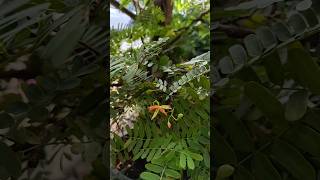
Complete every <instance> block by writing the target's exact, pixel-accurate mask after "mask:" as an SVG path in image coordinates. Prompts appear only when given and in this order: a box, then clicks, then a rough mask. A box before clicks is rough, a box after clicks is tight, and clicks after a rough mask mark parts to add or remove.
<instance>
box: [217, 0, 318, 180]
mask: <svg viewBox="0 0 320 180" xmlns="http://www.w3.org/2000/svg"><path fill="white" fill-rule="evenodd" d="M218 4H219V2H218ZM220 8H221V7H220ZM269 8H274V9H276V11H268V9H269ZM318 9H319V3H318V2H317V1H309V0H306V1H301V2H300V1H292V2H290V3H289V2H286V1H248V2H244V3H241V4H238V5H235V6H233V7H223V10H221V11H219V12H217V16H218V17H217V19H216V21H219V20H221V19H222V18H227V19H228V21H227V22H226V23H225V24H224V25H226V24H228V23H238V24H239V26H240V27H239V28H238V29H235V31H237V33H238V34H236V33H234V34H232V33H229V32H228V31H227V30H226V29H224V28H222V27H223V26H221V25H217V26H216V27H215V28H214V33H216V37H215V38H216V39H217V42H215V47H216V49H217V50H218V51H219V52H221V53H218V54H217V57H215V61H214V62H213V66H214V70H213V72H214V78H215V79H214V80H213V81H214V84H213V88H214V98H215V106H214V107H215V108H214V110H213V111H214V124H215V132H213V141H214V147H216V148H215V149H213V151H214V154H215V156H216V159H215V160H216V161H215V167H214V172H215V177H216V179H221V176H225V177H226V179H235V180H238V179H239V180H241V179H246V180H248V179H257V180H263V179H297V180H298V179H310V180H315V179H317V177H318V175H319V164H318V161H317V160H316V159H318V158H319V152H320V151H319V147H318V145H317V144H319V143H320V141H319V140H320V139H319V135H320V131H319V125H318V123H316V122H317V121H318V120H319V119H318V116H317V115H316V114H317V113H318V103H319V99H318V97H319V89H320V88H319V85H318V84H319V80H318V79H317V77H318V76H319V74H318V73H319V61H318V60H319V53H318V51H319V49H317V48H316V47H318V44H319V42H318V40H315V41H313V40H312V39H315V38H318V37H319V30H320V28H319V24H320V22H319V20H318V17H319V14H318V11H317V10H318ZM242 10H247V12H244V11H242ZM230 12H237V13H239V14H240V16H241V18H236V17H233V16H232V15H230ZM275 12H277V13H276V14H277V16H276V17H273V18H263V16H264V17H272V16H273V15H275ZM213 16H214V15H213ZM219 26H220V27H219ZM224 27H226V26H224ZM244 30H245V32H243V31H244ZM219 33H220V34H219ZM223 35H224V36H225V37H224V36H223ZM226 37H227V38H229V40H228V41H224V42H223V41H219V38H221V39H222V40H224V39H225V38H226Z"/></svg>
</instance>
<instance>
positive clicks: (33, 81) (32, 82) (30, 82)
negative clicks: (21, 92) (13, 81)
mask: <svg viewBox="0 0 320 180" xmlns="http://www.w3.org/2000/svg"><path fill="white" fill-rule="evenodd" d="M27 84H29V85H31V84H37V81H36V80H35V79H28V80H27Z"/></svg>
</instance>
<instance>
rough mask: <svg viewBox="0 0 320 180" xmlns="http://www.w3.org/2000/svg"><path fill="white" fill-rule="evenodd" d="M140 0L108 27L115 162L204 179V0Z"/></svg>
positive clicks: (150, 175) (157, 175)
mask: <svg viewBox="0 0 320 180" xmlns="http://www.w3.org/2000/svg"><path fill="white" fill-rule="evenodd" d="M121 2H122V3H123V4H121V5H120V7H123V8H124V7H127V6H128V5H129V4H126V3H125V1H120V3H121ZM127 2H128V3H129V2H130V1H127ZM137 2H139V3H137ZM145 2H146V3H144V1H133V3H134V6H135V7H136V10H135V12H136V14H135V18H134V22H133V23H132V25H131V26H128V27H122V28H119V29H116V30H113V31H111V61H110V63H111V64H110V80H111V82H112V83H111V87H110V91H111V92H110V95H111V96H110V97H111V102H110V105H111V116H110V117H111V122H110V123H111V124H110V128H111V129H110V130H111V132H110V136H111V137H112V141H111V158H112V160H111V164H112V168H114V169H116V170H117V171H118V173H115V174H117V176H119V174H122V175H125V176H127V177H130V178H133V179H137V178H141V179H146V180H152V179H154V180H160V179H209V177H210V174H209V166H210V157H209V154H210V149H209V146H210V143H209V137H210V128H209V125H210V124H209V123H210V121H209V112H210V101H209V91H210V79H209V78H208V77H209V71H210V70H209V60H210V51H209V1H203V2H200V3H197V2H194V1H190V2H183V1H174V4H173V1H167V0H164V1H163V0H162V1H159V0H156V1H145ZM148 2H149V3H148ZM137 7H139V8H137ZM122 12H126V10H122ZM154 37H157V38H154ZM124 44H126V45H127V47H124V46H123V45H124ZM135 44H138V45H135ZM121 47H122V48H121ZM190 110H191V111H190Z"/></svg>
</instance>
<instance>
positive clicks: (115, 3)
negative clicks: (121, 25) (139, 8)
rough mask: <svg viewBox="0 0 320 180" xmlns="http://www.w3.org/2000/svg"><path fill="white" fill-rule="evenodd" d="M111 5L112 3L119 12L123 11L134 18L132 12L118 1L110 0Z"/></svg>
mask: <svg viewBox="0 0 320 180" xmlns="http://www.w3.org/2000/svg"><path fill="white" fill-rule="evenodd" d="M110 3H111V5H113V6H114V7H115V8H117V9H119V10H120V11H121V12H123V13H125V14H126V15H128V16H129V17H131V18H132V19H136V16H137V15H135V14H134V13H133V12H131V11H130V10H128V9H126V8H124V7H121V5H120V3H119V2H117V1H116V0H110Z"/></svg>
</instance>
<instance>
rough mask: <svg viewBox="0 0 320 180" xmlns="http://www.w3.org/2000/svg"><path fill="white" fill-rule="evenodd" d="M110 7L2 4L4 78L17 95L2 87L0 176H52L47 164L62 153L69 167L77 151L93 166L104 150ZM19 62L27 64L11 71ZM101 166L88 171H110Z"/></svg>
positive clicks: (27, 1)
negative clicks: (49, 151)
mask: <svg viewBox="0 0 320 180" xmlns="http://www.w3.org/2000/svg"><path fill="white" fill-rule="evenodd" d="M108 6H109V4H108V3H107V2H104V1H101V2H99V1H89V0H81V1H73V2H71V1H63V0H61V1H53V0H46V1H39V0H23V1H20V0H14V1H1V3H0V16H1V17H0V47H1V48H0V76H1V80H2V81H3V82H5V81H9V80H12V79H13V78H17V79H18V80H19V86H18V88H17V91H19V93H18V94H15V93H10V92H9V93H5V89H6V88H5V87H4V89H2V90H1V96H2V97H1V98H0V107H1V108H0V119H1V123H0V128H1V134H0V136H1V140H0V141H1V144H0V146H1V147H0V154H1V155H0V156H1V157H0V159H1V160H0V161H1V162H0V179H3V180H6V179H15V178H23V177H21V175H22V174H29V176H30V177H24V178H28V179H46V178H47V177H48V174H49V173H48V172H46V171H47V170H44V169H42V167H43V168H45V167H46V166H47V164H49V163H50V162H52V161H53V160H54V159H57V158H60V160H61V163H60V164H61V168H62V169H63V168H64V167H63V165H64V162H63V161H69V160H71V159H72V157H73V156H72V154H81V155H82V157H84V159H85V160H87V161H88V162H89V163H93V162H96V160H97V159H101V156H102V154H104V153H105V152H104V151H105V150H104V149H103V150H102V147H103V146H104V144H107V141H106V139H107V138H106V135H105V131H106V126H105V120H106V119H105V117H106V115H107V110H106V109H105V107H106V96H105V92H106V87H104V86H105V84H106V83H107V80H106V79H105V68H104V67H105V62H104V58H105V57H106V54H107V52H106V49H105V44H106V42H107V37H108V32H107V31H106V30H105V28H106V25H105V22H106V21H107V18H106V16H105V15H101V14H106V13H107V12H108V11H107V9H109V8H108ZM101 22H104V23H103V24H102V23H101ZM14 63H22V64H24V67H25V68H21V69H19V68H18V69H11V70H10V69H9V70H8V67H9V66H10V64H14ZM20 82H21V83H20ZM29 82H31V83H29ZM1 83H2V82H1ZM20 87H21V88H20ZM48 145H57V146H60V147H59V148H58V150H57V151H56V152H55V153H53V156H52V157H49V156H48V155H47V154H45V147H46V146H48ZM68 145H73V146H72V148H71V149H72V152H73V153H72V154H70V153H69V152H68V151H69V150H70V147H69V146H68ZM90 147H91V148H90ZM92 148H94V149H92ZM58 152H62V153H60V154H62V155H61V157H58V154H59V153H58ZM46 160H48V161H46ZM100 162H101V161H100ZM93 164H94V165H93V166H94V167H100V168H101V166H104V167H105V166H106V165H105V164H106V162H104V164H103V165H101V164H100V165H97V164H95V163H93ZM37 168H38V169H39V168H40V171H39V172H38V173H34V172H35V170H36V169H37ZM96 171H97V170H96V169H95V170H93V172H92V174H91V175H90V176H97V177H100V178H102V179H103V178H105V177H106V176H107V175H106V174H105V175H104V176H98V175H97V174H96ZM26 172H28V173H26Z"/></svg>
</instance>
